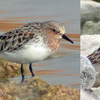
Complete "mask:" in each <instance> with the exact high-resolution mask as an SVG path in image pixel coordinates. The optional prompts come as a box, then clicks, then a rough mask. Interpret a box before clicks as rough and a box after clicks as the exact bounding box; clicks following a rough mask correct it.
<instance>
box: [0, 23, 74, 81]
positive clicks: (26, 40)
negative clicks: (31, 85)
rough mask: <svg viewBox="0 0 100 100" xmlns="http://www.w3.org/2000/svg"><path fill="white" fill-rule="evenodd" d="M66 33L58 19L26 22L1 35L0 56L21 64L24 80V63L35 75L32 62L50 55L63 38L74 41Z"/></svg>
mask: <svg viewBox="0 0 100 100" xmlns="http://www.w3.org/2000/svg"><path fill="white" fill-rule="evenodd" d="M64 33H65V28H64V26H63V25H62V24H61V23H58V22H56V21H46V22H33V23H28V24H25V25H24V26H22V27H19V28H16V29H14V30H12V31H9V32H7V33H5V34H3V35H1V36H0V57H1V58H3V59H5V60H8V61H10V62H16V63H20V64H21V74H22V81H23V80H24V70H23V64H29V69H30V72H31V74H32V77H33V76H34V73H33V71H32V63H34V62H37V61H40V60H44V59H46V58H47V57H48V56H50V55H51V54H52V53H53V52H54V51H55V50H56V49H57V48H58V46H59V43H60V40H61V39H62V38H63V39H65V40H67V41H69V42H71V43H73V41H72V40H70V39H69V38H68V37H67V36H66V35H65V34H64Z"/></svg>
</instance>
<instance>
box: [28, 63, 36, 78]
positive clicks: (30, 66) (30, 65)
mask: <svg viewBox="0 0 100 100" xmlns="http://www.w3.org/2000/svg"><path fill="white" fill-rule="evenodd" d="M29 69H30V72H31V74H32V77H33V76H35V75H34V73H33V70H32V64H31V63H30V64H29Z"/></svg>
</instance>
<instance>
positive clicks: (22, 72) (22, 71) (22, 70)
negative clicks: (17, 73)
mask: <svg viewBox="0 0 100 100" xmlns="http://www.w3.org/2000/svg"><path fill="white" fill-rule="evenodd" d="M21 74H22V81H21V82H23V81H24V69H23V64H21Z"/></svg>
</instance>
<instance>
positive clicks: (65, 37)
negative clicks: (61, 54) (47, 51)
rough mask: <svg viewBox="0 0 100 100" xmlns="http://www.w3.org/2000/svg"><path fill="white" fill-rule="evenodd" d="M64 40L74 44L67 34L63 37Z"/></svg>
mask: <svg viewBox="0 0 100 100" xmlns="http://www.w3.org/2000/svg"><path fill="white" fill-rule="evenodd" d="M62 38H63V39H65V40H67V41H69V42H71V43H74V42H73V41H72V40H71V39H69V38H68V37H67V36H66V35H65V34H63V35H62Z"/></svg>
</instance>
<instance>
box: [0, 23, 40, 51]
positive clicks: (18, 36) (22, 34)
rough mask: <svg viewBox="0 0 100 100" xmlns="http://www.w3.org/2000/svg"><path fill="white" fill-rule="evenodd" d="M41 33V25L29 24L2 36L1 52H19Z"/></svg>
mask: <svg viewBox="0 0 100 100" xmlns="http://www.w3.org/2000/svg"><path fill="white" fill-rule="evenodd" d="M39 32H40V23H35V22H34V23H28V24H25V25H24V26H22V27H20V28H17V29H14V30H12V31H9V32H7V33H5V34H3V35H1V36H0V52H5V51H7V52H11V51H14V50H18V49H20V48H21V47H23V45H24V44H25V43H27V42H28V41H29V40H31V39H33V38H34V36H35V35H36V34H37V33H39Z"/></svg>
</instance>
